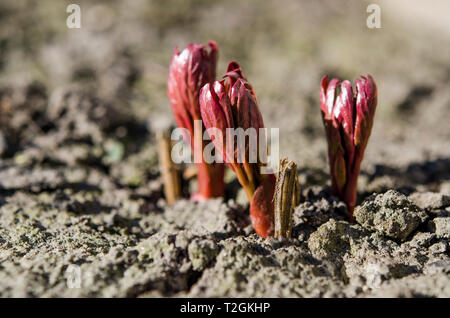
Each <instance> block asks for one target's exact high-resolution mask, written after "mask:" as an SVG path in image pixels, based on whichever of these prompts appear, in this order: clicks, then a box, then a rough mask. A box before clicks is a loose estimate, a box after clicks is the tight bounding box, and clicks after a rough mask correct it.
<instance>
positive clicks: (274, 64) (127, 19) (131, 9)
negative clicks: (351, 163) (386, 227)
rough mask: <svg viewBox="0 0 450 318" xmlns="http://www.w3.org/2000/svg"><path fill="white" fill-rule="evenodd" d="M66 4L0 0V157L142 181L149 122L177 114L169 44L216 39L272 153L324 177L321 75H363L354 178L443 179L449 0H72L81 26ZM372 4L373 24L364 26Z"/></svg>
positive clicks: (449, 147)
mask: <svg viewBox="0 0 450 318" xmlns="http://www.w3.org/2000/svg"><path fill="white" fill-rule="evenodd" d="M71 2H73V1H59V0H58V1H56V0H39V1H32V0H14V1H12V0H11V1H1V2H0V107H1V110H2V112H1V115H0V123H1V127H0V130H1V136H0V137H1V138H0V139H1V140H0V153H1V156H2V157H3V159H4V160H10V161H12V162H14V163H15V164H20V165H23V166H28V167H35V166H42V165H46V166H48V167H55V166H58V165H65V166H72V165H88V166H89V165H90V166H95V167H100V168H101V169H102V170H103V171H105V172H108V173H111V174H112V175H113V176H117V179H118V180H119V181H120V182H123V183H126V184H131V185H139V184H142V183H143V182H145V181H146V180H145V179H140V178H141V176H140V175H139V174H140V173H139V168H136V167H149V169H150V171H152V169H153V173H157V171H156V170H155V160H156V159H155V158H156V155H155V151H152V149H154V142H153V138H154V132H155V131H156V130H158V129H160V128H163V127H166V126H168V125H170V124H173V123H174V121H173V118H172V113H171V109H170V105H169V103H168V98H167V96H166V81H167V75H168V66H169V62H170V59H171V56H172V52H173V50H174V48H175V47H176V46H178V47H179V48H180V49H183V48H184V47H185V46H186V45H187V44H188V43H189V42H197V43H207V42H208V41H210V40H214V41H216V42H217V44H218V46H219V67H218V71H217V74H218V76H222V74H223V73H224V72H225V69H226V65H227V64H228V62H229V61H230V60H235V61H237V62H238V63H240V65H241V67H242V68H243V71H244V74H245V75H246V77H247V78H248V80H249V81H250V83H251V84H252V85H253V86H254V88H255V91H256V94H257V96H258V100H259V106H260V109H261V112H262V114H263V117H264V120H265V124H266V126H267V127H276V128H280V154H281V155H282V156H288V157H289V158H290V159H292V160H294V161H296V162H297V164H298V165H299V167H303V168H304V169H305V171H306V170H308V169H309V170H310V171H316V170H315V169H317V171H323V173H324V174H326V173H327V157H326V142H325V137H324V133H323V127H322V121H321V116H320V110H319V100H318V97H319V87H320V86H319V83H320V78H321V77H322V76H323V75H324V74H329V75H330V76H336V77H339V78H341V79H349V80H351V81H353V80H354V79H356V78H357V77H358V76H359V75H365V74H367V73H370V74H371V75H373V77H374V78H375V80H376V82H377V84H378V88H379V102H378V108H377V114H376V118H375V124H374V128H373V133H372V137H371V140H370V142H369V146H368V149H367V151H366V157H365V161H364V162H363V167H362V168H363V174H366V175H368V176H371V175H372V176H373V175H374V174H378V175H383V173H388V172H389V173H390V174H395V173H397V174H399V175H400V174H411V175H413V177H412V178H413V179H414V181H415V182H416V183H417V184H419V183H420V184H427V183H430V182H434V181H439V182H438V183H440V181H442V179H444V180H445V179H446V178H448V176H449V172H450V162H449V160H450V159H449V158H450V124H449V123H450V91H449V83H450V64H449V56H450V20H449V18H448V14H449V12H450V1H448V0H434V1H432V2H425V1H420V0H415V1H406V0H396V1H388V0H385V1H380V0H378V1H376V0H373V1H359V0H345V1H332V0H325V1H300V0H283V1H276V0H265V1H260V0H246V1H233V0H228V1H211V0H182V1H175V0H170V1H168V0H132V1H119V0H105V1H84V0H77V1H76V2H74V3H77V4H79V5H80V6H81V26H82V27H81V29H68V28H67V26H66V19H67V17H68V15H69V14H68V13H66V7H67V5H68V4H70V3H71ZM369 3H376V4H379V6H380V8H381V28H380V29H369V28H368V27H367V26H366V19H367V17H368V15H369V13H367V12H366V8H367V6H368V4H369ZM130 169H131V170H130ZM133 169H135V170H133ZM136 169H137V170H136ZM305 175H306V176H304V177H303V178H306V179H308V178H309V177H311V178H312V179H314V178H315V177H314V174H312V173H311V176H309V175H308V173H307V171H306V174H305ZM130 176H131V177H130ZM368 178H369V177H368ZM436 178H438V179H439V180H436ZM369 179H370V178H369ZM447 180H448V179H447ZM304 181H305V180H304ZM310 181H311V180H310ZM362 182H363V181H362ZM379 182H381V183H382V182H383V181H379ZM386 182H391V181H386ZM384 186H386V187H389V186H392V185H391V184H384ZM373 187H374V188H376V187H377V185H374V186H373Z"/></svg>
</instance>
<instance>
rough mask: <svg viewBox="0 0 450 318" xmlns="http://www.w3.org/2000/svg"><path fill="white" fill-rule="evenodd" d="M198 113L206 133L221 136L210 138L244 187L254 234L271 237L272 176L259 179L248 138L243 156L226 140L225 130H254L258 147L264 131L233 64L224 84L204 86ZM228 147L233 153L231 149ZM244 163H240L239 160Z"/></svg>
mask: <svg viewBox="0 0 450 318" xmlns="http://www.w3.org/2000/svg"><path fill="white" fill-rule="evenodd" d="M199 101H200V110H201V115H202V118H203V121H204V123H205V126H206V128H207V129H209V128H217V129H219V130H220V131H221V132H222V139H221V140H218V138H212V139H213V142H214V145H215V147H216V150H217V151H219V153H220V154H222V156H223V159H224V161H225V162H226V163H227V164H228V165H229V166H230V167H231V169H232V170H233V171H234V172H235V173H236V175H237V177H238V180H239V182H240V184H241V185H242V186H243V187H244V189H245V192H246V194H247V197H248V199H249V202H250V214H251V220H252V223H253V226H254V228H255V230H256V232H257V233H258V234H259V235H260V236H262V237H267V236H269V235H273V228H274V227H273V203H272V197H273V192H274V187H275V182H274V179H275V176H274V175H262V174H261V173H260V170H259V167H260V166H261V165H262V163H261V162H260V160H259V157H258V155H256V156H254V158H256V159H257V160H256V162H251V161H250V160H249V159H250V158H253V157H252V156H251V155H250V153H249V151H250V149H249V142H250V140H249V138H250V137H248V138H247V139H246V144H245V147H244V148H243V149H244V154H241V153H240V151H242V149H239V148H238V145H237V144H236V143H234V142H233V143H230V142H231V141H230V140H226V137H227V134H226V129H227V128H242V129H243V130H244V131H245V130H247V129H249V128H253V129H255V134H254V136H255V137H256V140H253V141H252V142H253V144H254V145H259V138H260V136H259V128H264V122H263V119H262V115H261V112H260V111H259V108H258V103H257V101H256V96H255V93H254V91H253V88H252V86H251V85H250V84H249V83H248V82H247V80H246V79H245V77H244V76H243V74H242V71H241V68H240V67H239V65H238V64H237V63H236V62H231V63H230V64H229V65H228V71H227V74H226V75H225V76H224V80H223V81H220V82H217V81H216V82H215V83H214V84H213V85H208V84H207V85H205V86H204V87H203V89H202V90H201V93H200V99H199ZM231 144H232V145H233V149H230V147H231ZM238 157H239V159H243V160H241V161H243V162H241V161H239V160H238Z"/></svg>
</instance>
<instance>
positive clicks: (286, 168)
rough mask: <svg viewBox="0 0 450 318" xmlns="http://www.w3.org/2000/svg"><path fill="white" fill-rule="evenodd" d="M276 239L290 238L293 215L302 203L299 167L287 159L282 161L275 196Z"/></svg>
mask: <svg viewBox="0 0 450 318" xmlns="http://www.w3.org/2000/svg"><path fill="white" fill-rule="evenodd" d="M273 200H274V206H275V238H289V237H291V233H292V214H293V212H294V209H295V207H296V206H297V205H298V204H299V203H300V183H299V182H298V174H297V165H296V164H295V163H294V162H293V161H291V160H289V159H287V158H284V159H281V160H280V167H279V170H278V176H277V184H276V188H275V194H274V198H273Z"/></svg>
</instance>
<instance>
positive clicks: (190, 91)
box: [167, 42, 224, 200]
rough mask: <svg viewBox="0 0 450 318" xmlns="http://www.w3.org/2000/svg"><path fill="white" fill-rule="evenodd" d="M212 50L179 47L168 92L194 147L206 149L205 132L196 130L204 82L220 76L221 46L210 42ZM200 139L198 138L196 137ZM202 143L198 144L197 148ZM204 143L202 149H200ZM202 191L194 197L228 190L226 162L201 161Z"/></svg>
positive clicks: (179, 122) (171, 70) (201, 47)
mask: <svg viewBox="0 0 450 318" xmlns="http://www.w3.org/2000/svg"><path fill="white" fill-rule="evenodd" d="M208 45H209V47H210V52H208V51H207V49H206V48H205V46H204V45H198V44H195V43H190V44H189V45H188V46H187V48H186V49H184V50H183V51H182V52H181V53H180V52H179V51H178V50H177V49H175V51H174V53H173V56H172V61H171V63H170V69H169V79H168V81H167V95H168V96H169V100H170V104H171V106H172V110H173V113H174V115H175V120H176V123H177V125H178V126H179V127H180V128H186V129H188V131H189V134H190V140H191V148H192V149H193V150H194V152H196V153H197V151H200V150H201V151H202V153H203V148H204V147H205V145H206V143H205V142H204V141H203V131H204V130H205V127H204V126H203V128H202V131H201V132H199V133H197V134H195V133H194V130H195V129H194V121H195V120H200V119H201V114H200V106H199V100H198V99H199V93H200V89H201V88H202V87H203V85H205V84H208V83H212V82H213V81H214V80H215V77H216V64H217V57H218V50H217V45H216V43H214V42H209V44H208ZM195 138H197V140H195ZM195 145H199V146H198V147H194V146H195ZM200 145H201V149H199V148H200ZM197 170H198V174H197V181H198V193H197V194H195V195H194V196H193V197H192V198H193V199H195V200H205V199H208V198H211V197H219V196H222V195H223V193H224V182H223V174H224V165H223V164H219V163H213V164H207V163H206V162H204V160H203V157H202V162H201V163H198V164H197Z"/></svg>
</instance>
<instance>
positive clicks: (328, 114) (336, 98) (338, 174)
mask: <svg viewBox="0 0 450 318" xmlns="http://www.w3.org/2000/svg"><path fill="white" fill-rule="evenodd" d="M361 78H362V79H357V80H356V81H355V82H356V96H355V95H354V93H353V88H352V84H351V83H350V82H349V81H343V82H342V83H339V80H338V79H332V80H331V81H330V82H329V83H328V76H326V75H325V76H324V77H323V78H322V81H321V90H320V108H321V112H322V119H323V123H324V126H325V132H326V135H327V141H328V158H329V163H330V175H331V186H332V191H333V192H334V193H335V194H336V195H337V196H339V197H340V198H341V199H342V200H343V201H344V202H345V203H346V204H347V207H348V209H349V212H350V218H351V219H353V209H354V207H355V204H356V185H357V181H358V175H359V170H360V165H361V161H362V159H363V156H364V150H365V148H366V146H367V142H368V140H369V137H370V133H371V130H372V125H373V118H374V115H375V108H376V105H377V87H376V85H375V82H374V80H373V78H372V76H370V75H368V76H367V77H364V76H362V77H361ZM337 88H339V89H340V92H339V94H337V91H336V90H337Z"/></svg>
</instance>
